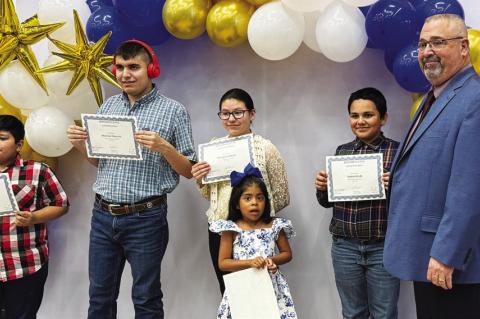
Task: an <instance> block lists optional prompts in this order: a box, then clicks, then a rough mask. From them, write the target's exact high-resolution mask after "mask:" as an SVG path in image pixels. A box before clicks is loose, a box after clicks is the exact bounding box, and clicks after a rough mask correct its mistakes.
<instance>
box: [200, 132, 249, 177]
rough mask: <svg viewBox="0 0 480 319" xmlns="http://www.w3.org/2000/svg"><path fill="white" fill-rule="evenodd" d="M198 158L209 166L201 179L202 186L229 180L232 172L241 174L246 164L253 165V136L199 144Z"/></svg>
mask: <svg viewBox="0 0 480 319" xmlns="http://www.w3.org/2000/svg"><path fill="white" fill-rule="evenodd" d="M198 157H199V160H200V161H206V162H207V163H209V164H210V166H211V171H210V172H209V173H208V175H207V176H205V177H204V178H203V183H204V184H208V183H214V182H219V181H226V180H229V179H230V173H231V172H232V171H237V172H243V170H244V169H245V166H247V164H248V163H250V164H252V165H254V151H253V135H252V134H247V135H242V136H239V137H233V138H227V139H221V140H216V141H213V142H210V143H205V144H200V145H198Z"/></svg>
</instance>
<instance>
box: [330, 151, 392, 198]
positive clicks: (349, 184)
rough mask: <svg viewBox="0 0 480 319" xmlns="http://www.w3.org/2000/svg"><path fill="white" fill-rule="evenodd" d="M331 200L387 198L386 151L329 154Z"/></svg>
mask: <svg viewBox="0 0 480 319" xmlns="http://www.w3.org/2000/svg"><path fill="white" fill-rule="evenodd" d="M327 174H328V184H327V191H328V201H329V202H345V201H362V200H374V199H385V187H384V185H383V179H382V176H383V154H382V153H374V154H361V155H340V156H327Z"/></svg>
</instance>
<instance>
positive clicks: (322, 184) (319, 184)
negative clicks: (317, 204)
mask: <svg viewBox="0 0 480 319" xmlns="http://www.w3.org/2000/svg"><path fill="white" fill-rule="evenodd" d="M327 181H328V175H327V172H325V171H320V172H318V174H317V177H316V178H315V188H316V189H317V191H319V192H326V191H327Z"/></svg>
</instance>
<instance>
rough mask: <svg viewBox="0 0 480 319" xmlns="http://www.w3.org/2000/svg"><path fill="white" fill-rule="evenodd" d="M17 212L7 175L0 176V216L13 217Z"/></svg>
mask: <svg viewBox="0 0 480 319" xmlns="http://www.w3.org/2000/svg"><path fill="white" fill-rule="evenodd" d="M17 211H19V209H18V204H17V201H16V199H15V195H14V194H13V189H12V185H11V183H10V178H9V177H8V174H0V216H9V215H15V212H17Z"/></svg>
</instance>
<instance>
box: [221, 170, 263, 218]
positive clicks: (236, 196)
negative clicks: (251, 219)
mask: <svg viewBox="0 0 480 319" xmlns="http://www.w3.org/2000/svg"><path fill="white" fill-rule="evenodd" d="M252 185H257V186H258V187H259V188H260V190H261V191H262V193H263V196H265V209H264V210H263V214H262V216H260V219H261V220H262V221H263V222H265V223H267V224H268V223H270V222H271V221H272V217H271V216H270V211H271V208H270V199H269V195H268V191H267V186H266V185H265V182H264V181H263V180H262V179H261V178H258V177H256V176H247V177H245V178H244V179H242V181H241V182H240V183H238V184H237V185H236V186H234V187H233V188H232V194H231V195H230V201H229V202H228V220H231V221H234V222H235V221H237V220H239V219H242V213H241V212H240V208H239V203H240V197H241V196H242V194H243V192H245V190H246V189H247V187H249V186H252Z"/></svg>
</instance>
